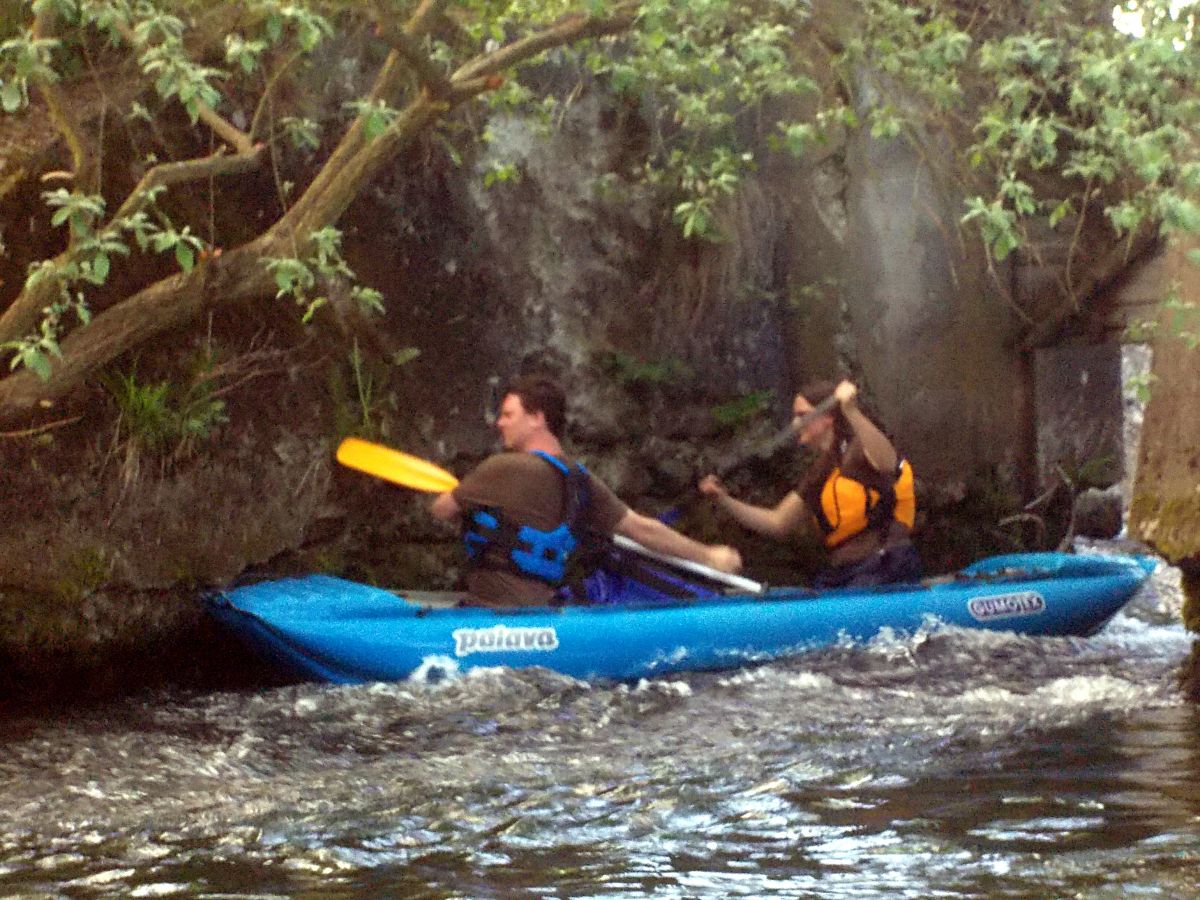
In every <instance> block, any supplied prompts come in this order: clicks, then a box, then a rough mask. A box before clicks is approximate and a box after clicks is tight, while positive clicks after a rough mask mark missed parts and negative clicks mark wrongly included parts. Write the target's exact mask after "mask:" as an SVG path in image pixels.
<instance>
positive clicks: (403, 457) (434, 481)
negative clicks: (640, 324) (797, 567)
mask: <svg viewBox="0 0 1200 900" xmlns="http://www.w3.org/2000/svg"><path fill="white" fill-rule="evenodd" d="M337 461H338V462H340V463H341V464H342V465H343V466H348V467H349V468H351V469H357V470H358V471H360V472H365V473H366V474H368V475H374V476H375V477H376V478H382V479H384V480H385V481H390V482H392V483H393V484H398V485H401V486H402V487H407V488H413V489H414V490H418V491H425V492H426V493H430V494H441V493H443V492H445V491H448V490H451V489H452V488H454V486H455V485H457V484H458V479H457V478H455V477H454V476H453V475H452V474H450V473H449V472H447V471H446V470H445V469H443V468H442V467H441V466H437V465H435V464H433V463H431V462H430V461H429V460H427V459H421V458H420V457H419V456H413V455H411V454H409V453H402V452H400V451H399V450H393V449H392V448H391V447H384V446H383V445H382V444H373V443H371V442H370V441H364V440H362V439H361V438H346V439H345V440H344V441H342V443H341V444H339V445H338V448H337ZM613 539H614V541H615V542H616V543H617V546H618V547H621V548H622V549H624V550H629V551H630V552H632V553H636V554H638V555H639V556H644V557H646V558H647V559H653V560H657V561H658V562H661V563H665V564H667V565H669V566H673V567H675V568H676V569H680V570H681V571H684V572H690V573H692V574H693V575H700V576H701V577H703V578H707V579H708V580H709V581H715V582H717V583H718V584H724V585H726V586H728V587H731V588H736V589H737V590H739V591H745V592H746V593H750V594H761V593H762V592H763V591H764V590H765V587H764V586H763V585H762V584H760V583H759V582H757V581H751V580H750V579H749V578H742V577H740V576H738V575H730V574H728V573H726V572H722V571H720V570H719V569H714V568H711V567H710V566H705V565H702V564H701V563H698V562H692V561H691V560H690V559H680V558H679V557H677V556H668V555H666V554H665V553H657V552H655V551H654V550H651V549H650V548H649V547H643V546H642V545H641V544H639V543H637V542H636V541H632V540H630V539H629V538H627V537H624V536H622V535H614V538H613Z"/></svg>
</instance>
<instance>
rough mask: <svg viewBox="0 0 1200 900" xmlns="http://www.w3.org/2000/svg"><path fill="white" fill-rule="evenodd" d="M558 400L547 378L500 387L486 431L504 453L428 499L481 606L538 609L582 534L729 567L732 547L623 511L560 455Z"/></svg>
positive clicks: (734, 562) (561, 410)
mask: <svg viewBox="0 0 1200 900" xmlns="http://www.w3.org/2000/svg"><path fill="white" fill-rule="evenodd" d="M565 424H566V397H565V395H564V394H563V391H562V389H561V388H560V387H559V386H558V384H557V383H555V382H554V381H552V380H551V379H549V378H546V377H543V376H526V377H524V378H521V379H518V380H517V381H516V382H514V383H513V385H512V386H511V387H510V388H509V390H508V392H507V393H506V394H505V396H504V399H503V401H502V402H501V405H500V414H499V416H498V417H497V419H496V428H497V430H498V431H499V432H500V439H501V443H502V444H503V446H504V449H505V451H506V452H504V453H498V454H496V455H494V456H491V457H489V458H488V459H485V460H484V461H483V462H482V463H480V464H479V466H478V467H476V468H475V470H474V471H472V472H471V473H470V474H468V475H467V476H466V477H465V478H464V479H463V480H462V481H461V482H459V483H458V485H457V486H456V487H455V488H453V489H452V490H450V491H447V492H445V493H443V494H439V495H438V496H437V497H436V498H435V499H434V501H433V503H432V504H431V505H430V510H431V512H432V513H433V515H434V516H436V517H437V518H439V519H442V520H444V521H453V520H456V519H457V520H461V521H462V523H463V538H464V543H465V545H466V550H467V556H468V569H467V579H466V581H467V591H468V593H469V595H470V602H472V603H473V604H476V605H481V606H492V607H506V606H544V605H546V604H549V603H551V602H553V601H554V599H555V595H556V589H557V588H558V587H559V586H560V585H561V584H562V582H563V579H564V578H565V577H566V574H567V569H568V567H569V566H570V562H571V560H572V558H573V557H574V555H575V553H576V552H577V551H578V550H579V549H580V545H581V543H582V542H584V541H586V540H587V539H588V535H589V534H599V535H601V536H609V535H612V534H620V535H624V536H625V537H627V538H630V539H631V540H634V541H637V542H638V543H639V544H641V545H642V546H644V547H648V548H650V549H651V550H655V551H657V552H659V553H662V554H666V555H668V556H675V557H680V558H682V559H686V560H691V561H693V562H698V563H701V564H703V565H706V566H709V567H710V568H713V569H716V570H718V571H721V572H727V573H732V572H737V571H738V570H740V569H741V566H742V560H741V556H740V555H739V554H738V552H737V550H735V549H734V548H732V547H727V546H721V545H708V544H701V543H699V542H698V541H694V540H692V539H691V538H689V537H686V536H685V535H682V534H680V533H679V532H677V531H675V530H674V529H672V528H670V527H669V526H667V525H664V524H663V523H662V522H659V521H658V520H656V519H653V518H650V517H649V516H644V515H642V514H641V513H638V512H635V511H634V510H632V509H630V508H629V506H627V505H626V504H625V503H624V502H623V501H621V500H620V499H619V498H618V497H617V495H616V494H614V493H613V492H612V490H611V489H610V488H609V487H608V486H607V485H605V484H604V483H603V482H602V481H600V479H598V478H596V477H595V476H594V475H592V474H591V473H590V472H588V471H587V470H586V469H584V468H583V466H581V465H579V464H578V463H576V462H572V461H570V460H569V459H567V458H566V457H565V456H564V454H563V448H562V444H561V442H560V436H561V435H562V432H563V428H564V426H565Z"/></svg>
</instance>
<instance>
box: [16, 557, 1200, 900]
mask: <svg viewBox="0 0 1200 900" xmlns="http://www.w3.org/2000/svg"><path fill="white" fill-rule="evenodd" d="M1179 605H1180V596H1179V591H1178V574H1177V573H1175V572H1174V571H1173V570H1171V569H1162V570H1160V573H1158V574H1156V575H1155V576H1154V579H1153V583H1152V584H1150V585H1148V586H1147V587H1146V588H1145V589H1144V590H1143V591H1142V592H1141V593H1140V594H1139V595H1138V596H1137V597H1136V598H1135V600H1134V601H1133V602H1132V603H1131V604H1130V606H1129V607H1128V608H1127V610H1126V611H1125V612H1124V613H1122V614H1119V615H1118V617H1117V618H1116V619H1114V620H1113V622H1112V623H1110V625H1109V626H1107V627H1106V629H1105V630H1104V631H1103V632H1101V633H1100V634H1099V635H1097V636H1095V637H1092V638H1087V639H1081V638H1069V639H1046V638H1021V637H1016V636H1013V635H1005V634H995V633H987V632H976V631H968V630H957V629H940V628H937V627H932V626H931V627H930V628H929V630H927V631H923V632H921V633H919V634H917V635H911V636H907V637H896V636H888V635H882V636H881V637H880V638H878V639H877V640H875V641H874V642H873V643H871V644H870V645H868V646H839V647H834V648H830V649H828V650H824V651H820V652H814V653H810V654H808V655H806V656H802V657H799V658H796V659H792V660H789V661H787V662H782V663H776V664H771V665H766V666H762V667H758V668H752V669H746V670H743V671H738V672H730V673H719V674H711V673H710V674H699V675H692V676H688V677H682V678H670V679H665V680H659V681H652V682H646V683H642V684H638V685H592V684H587V683H583V682H579V681H575V680H573V679H569V678H564V677H560V676H556V675H552V674H548V673H546V672H537V671H527V672H512V671H503V670H493V671H485V672H482V673H477V674H474V675H470V676H467V677H463V678H461V679H458V680H452V681H444V682H441V683H438V684H419V683H399V684H369V685H360V686H355V687H333V686H327V685H312V684H305V685H290V686H284V687H271V688H261V689H257V690H252V691H239V692H220V693H198V692H194V691H192V692H181V691H166V692H159V693H154V694H150V695H144V696H139V697H137V698H136V699H129V700H125V701H122V702H120V703H115V704H109V705H106V706H104V707H101V708H92V709H89V710H86V711H83V710H80V711H75V712H71V713H68V714H55V715H54V716H53V717H50V716H49V715H47V716H43V717H37V716H26V717H24V718H21V719H15V720H9V721H6V722H0V896H3V897H22V896H24V897H214V898H216V897H221V898H231V897H296V896H301V897H381V896H387V897H430V898H441V897H472V898H474V897H630V898H632V897H646V896H651V897H669V898H692V897H704V898H708V897H713V898H716V897H722V898H723V897H731V896H741V897H765V896H772V897H847V898H850V897H853V898H860V897H889V898H891V897H921V898H924V897H1039V898H1041V897H1087V898H1094V897H1113V898H1115V897H1126V896H1130V895H1132V896H1137V897H1179V898H1189V900H1190V898H1193V897H1195V896H1197V885H1198V884H1200V713H1198V711H1197V709H1196V708H1195V707H1193V706H1190V705H1189V704H1188V703H1186V702H1185V701H1184V700H1182V699H1181V698H1180V696H1179V695H1178V694H1177V693H1176V690H1175V688H1174V686H1173V679H1174V677H1175V675H1176V672H1177V670H1178V667H1179V664H1180V662H1181V660H1182V659H1183V657H1184V656H1185V654H1186V653H1187V650H1188V648H1189V646H1190V638H1189V636H1188V635H1186V634H1185V632H1184V631H1183V630H1182V628H1181V626H1180V625H1179V624H1177V623H1178V622H1179Z"/></svg>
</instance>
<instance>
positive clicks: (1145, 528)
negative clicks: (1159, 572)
mask: <svg viewBox="0 0 1200 900" xmlns="http://www.w3.org/2000/svg"><path fill="white" fill-rule="evenodd" d="M1129 521H1130V531H1131V532H1132V534H1133V535H1134V536H1135V537H1137V538H1138V539H1140V540H1143V541H1146V542H1147V543H1148V544H1151V545H1152V546H1153V547H1154V548H1155V549H1156V550H1157V551H1158V552H1159V553H1161V554H1162V555H1163V556H1165V557H1166V558H1167V559H1168V560H1170V561H1171V562H1173V563H1178V562H1179V561H1180V560H1184V559H1187V558H1189V557H1191V556H1195V555H1196V554H1197V553H1200V494H1192V495H1190V496H1186V497H1172V498H1170V499H1166V500H1163V499H1160V498H1159V497H1157V496H1155V495H1153V494H1151V493H1149V492H1143V491H1139V492H1138V493H1136V494H1135V495H1134V496H1133V499H1132V501H1131V502H1130V505H1129Z"/></svg>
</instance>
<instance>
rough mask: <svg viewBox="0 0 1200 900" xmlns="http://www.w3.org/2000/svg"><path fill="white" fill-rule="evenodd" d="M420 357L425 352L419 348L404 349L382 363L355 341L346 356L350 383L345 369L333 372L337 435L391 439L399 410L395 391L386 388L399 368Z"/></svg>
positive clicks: (331, 385) (332, 387)
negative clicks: (392, 422)
mask: <svg viewBox="0 0 1200 900" xmlns="http://www.w3.org/2000/svg"><path fill="white" fill-rule="evenodd" d="M420 355H421V351H420V350H419V349H417V348H416V347H404V348H402V349H400V350H397V351H396V352H395V353H393V354H391V355H390V356H389V357H388V358H386V359H382V360H381V359H379V358H378V357H370V356H368V355H367V354H365V353H363V352H362V349H361V348H360V347H359V344H358V341H357V340H355V341H354V343H353V345H352V346H351V348H350V352H349V354H348V355H347V357H346V359H347V362H348V363H349V374H350V383H349V384H347V383H346V381H345V377H344V373H343V367H340V366H339V367H336V368H335V369H333V370H332V371H331V373H330V393H331V394H332V395H333V397H334V398H335V400H336V401H337V404H336V406H335V415H336V416H337V421H336V422H335V424H334V430H335V431H336V433H337V434H339V435H342V436H347V435H357V436H359V437H366V438H387V437H388V434H389V427H388V422H389V418H388V414H389V413H394V412H395V411H396V409H397V399H396V394H395V392H394V391H388V390H386V386H387V384H388V382H389V381H390V380H391V377H392V375H393V374H394V370H395V369H399V368H402V367H403V366H406V365H408V364H409V363H411V362H412V361H413V360H415V359H416V358H417V357H418V356H420Z"/></svg>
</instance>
